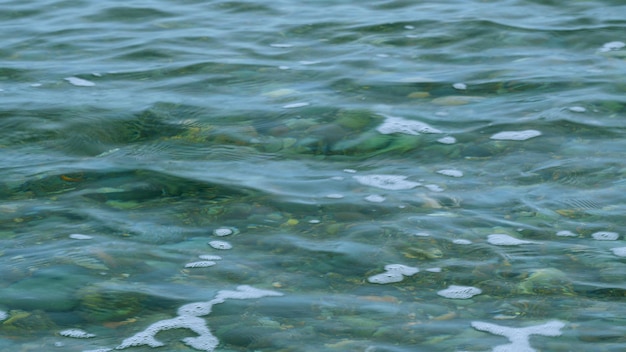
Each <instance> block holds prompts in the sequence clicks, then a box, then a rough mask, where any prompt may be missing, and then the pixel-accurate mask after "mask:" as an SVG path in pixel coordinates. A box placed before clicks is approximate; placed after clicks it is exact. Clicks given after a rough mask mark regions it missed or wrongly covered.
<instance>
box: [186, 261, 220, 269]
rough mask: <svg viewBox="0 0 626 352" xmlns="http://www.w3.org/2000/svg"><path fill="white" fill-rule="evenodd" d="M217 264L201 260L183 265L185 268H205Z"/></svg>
mask: <svg viewBox="0 0 626 352" xmlns="http://www.w3.org/2000/svg"><path fill="white" fill-rule="evenodd" d="M215 264H217V263H215V262H214V261H211V260H202V261H197V262H191V263H187V264H185V268H207V267H210V266H213V265H215Z"/></svg>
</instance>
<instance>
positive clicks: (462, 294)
mask: <svg viewBox="0 0 626 352" xmlns="http://www.w3.org/2000/svg"><path fill="white" fill-rule="evenodd" d="M481 293H483V291H482V290H481V289H479V288H477V287H472V286H457V285H450V286H449V287H448V288H446V289H445V290H441V291H438V292H437V294H438V295H439V296H442V297H445V298H451V299H469V298H472V297H474V296H476V295H479V294H481Z"/></svg>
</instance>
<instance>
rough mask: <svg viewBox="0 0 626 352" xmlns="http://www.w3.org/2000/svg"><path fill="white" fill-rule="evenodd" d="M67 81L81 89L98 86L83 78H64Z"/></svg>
mask: <svg viewBox="0 0 626 352" xmlns="http://www.w3.org/2000/svg"><path fill="white" fill-rule="evenodd" d="M64 79H65V80H66V81H68V82H70V84H72V85H75V86H79V87H92V86H95V85H96V84H95V83H93V82H91V81H88V80H86V79H82V78H78V77H65V78H64Z"/></svg>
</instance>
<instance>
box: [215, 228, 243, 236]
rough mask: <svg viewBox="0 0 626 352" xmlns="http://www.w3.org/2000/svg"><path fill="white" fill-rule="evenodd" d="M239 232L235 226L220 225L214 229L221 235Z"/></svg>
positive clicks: (216, 233)
mask: <svg viewBox="0 0 626 352" xmlns="http://www.w3.org/2000/svg"><path fill="white" fill-rule="evenodd" d="M238 232H239V231H238V230H237V229H236V228H234V227H220V228H217V229H215V230H213V234H214V235H215V236H219V237H223V236H229V235H232V234H236V233H238Z"/></svg>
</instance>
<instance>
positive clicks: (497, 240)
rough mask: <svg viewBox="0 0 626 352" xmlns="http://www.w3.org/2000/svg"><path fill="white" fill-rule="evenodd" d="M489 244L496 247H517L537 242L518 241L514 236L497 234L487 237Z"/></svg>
mask: <svg viewBox="0 0 626 352" xmlns="http://www.w3.org/2000/svg"><path fill="white" fill-rule="evenodd" d="M487 242H489V243H490V244H493V245H496V246H517V245H520V244H532V243H535V242H531V241H525V240H520V239H517V238H515V237H513V236H509V235H505V234H499V233H495V234H492V235H489V236H487Z"/></svg>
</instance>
